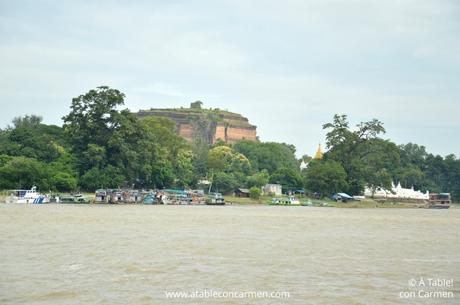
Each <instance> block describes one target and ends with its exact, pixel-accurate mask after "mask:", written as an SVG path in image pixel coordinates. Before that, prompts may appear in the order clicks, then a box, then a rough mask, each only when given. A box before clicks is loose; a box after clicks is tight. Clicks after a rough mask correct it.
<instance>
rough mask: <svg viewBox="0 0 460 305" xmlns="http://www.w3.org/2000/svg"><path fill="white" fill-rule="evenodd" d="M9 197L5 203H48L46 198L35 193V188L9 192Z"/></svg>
mask: <svg viewBox="0 0 460 305" xmlns="http://www.w3.org/2000/svg"><path fill="white" fill-rule="evenodd" d="M10 193H11V195H10V196H9V197H8V198H7V199H6V202H7V203H37V204H40V203H48V202H50V200H49V198H48V196H46V195H41V194H40V193H38V192H37V187H35V186H33V187H32V188H31V189H30V190H11V191H10Z"/></svg>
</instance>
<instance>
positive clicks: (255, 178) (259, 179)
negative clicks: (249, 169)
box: [247, 170, 270, 188]
mask: <svg viewBox="0 0 460 305" xmlns="http://www.w3.org/2000/svg"><path fill="white" fill-rule="evenodd" d="M269 179H270V176H269V175H268V172H267V171H266V170H263V171H261V172H258V173H255V174H253V175H251V176H249V177H248V178H247V185H248V187H258V188H261V187H263V186H264V185H266V184H267V183H268V181H269Z"/></svg>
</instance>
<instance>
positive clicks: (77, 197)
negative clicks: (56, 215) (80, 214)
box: [59, 194, 90, 203]
mask: <svg viewBox="0 0 460 305" xmlns="http://www.w3.org/2000/svg"><path fill="white" fill-rule="evenodd" d="M59 202H60V203H90V200H89V199H88V198H86V197H84V196H83V195H82V194H74V195H63V196H61V197H59Z"/></svg>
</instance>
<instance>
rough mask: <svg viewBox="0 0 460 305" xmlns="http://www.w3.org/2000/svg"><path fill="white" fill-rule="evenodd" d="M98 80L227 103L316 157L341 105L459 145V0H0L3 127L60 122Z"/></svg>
mask: <svg viewBox="0 0 460 305" xmlns="http://www.w3.org/2000/svg"><path fill="white" fill-rule="evenodd" d="M100 85H108V86H111V87H113V88H117V89H119V90H121V91H122V92H124V93H125V94H126V101H125V105H126V107H127V108H129V109H131V110H133V111H137V110H139V109H147V108H151V107H160V108H166V107H180V106H188V105H189V103H190V102H193V101H195V100H201V101H203V102H204V106H205V107H212V108H221V109H228V110H230V111H234V112H239V113H241V114H243V115H244V116H246V117H248V118H249V120H250V122H251V123H252V124H255V125H257V131H258V135H259V136H260V139H261V140H262V141H278V142H286V143H290V144H295V145H296V147H297V150H298V155H302V154H309V155H313V154H314V152H315V150H316V147H317V145H318V142H322V143H324V134H325V133H324V131H323V130H322V124H324V123H326V122H329V121H331V119H332V117H333V115H334V114H335V113H339V114H347V115H348V116H349V118H350V121H351V122H352V123H353V124H356V123H358V122H360V121H367V120H370V119H372V118H377V119H379V120H381V121H383V122H384V124H385V127H386V129H387V134H386V135H385V138H390V139H391V140H393V141H395V142H396V143H398V144H401V143H407V142H413V143H417V144H421V145H425V146H426V147H427V149H428V151H430V152H433V153H436V154H441V155H446V154H449V153H454V154H456V155H457V156H460V141H459V136H458V135H459V134H460V124H459V121H460V118H459V117H460V105H459V102H460V1H456V0H452V1H447V0H446V1H444V0H432V1H428V0H413V1H410V0H408V1H404V0H398V1H396V0H395V1H382V0H378V1H372V0H362V1H360V0H349V1H343V0H342V1H339V0H337V1H327V0H317V1H307V0H298V1H297V0H287V1H286V0H283V1H266V0H265V1H249V0H247V1H237V0H229V1H211V0H209V1H193V0H188V1H57V0H56V1H37V0H34V1H20V0H16V1H7V0H0V105H1V111H0V127H1V128H2V127H5V126H6V125H7V124H9V123H10V122H11V119H12V118H13V117H15V116H20V115H25V114H38V115H41V116H42V117H43V118H44V122H45V123H52V124H58V125H61V117H62V116H63V115H65V114H66V113H68V111H69V106H70V102H71V99H72V97H75V96H78V95H79V94H82V93H85V92H87V91H88V90H89V89H92V88H95V87H97V86H100Z"/></svg>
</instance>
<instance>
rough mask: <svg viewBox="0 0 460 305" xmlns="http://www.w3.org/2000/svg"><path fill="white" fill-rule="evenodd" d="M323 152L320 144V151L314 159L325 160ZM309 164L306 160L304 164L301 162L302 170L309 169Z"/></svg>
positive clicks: (317, 151) (303, 161) (318, 150)
mask: <svg viewBox="0 0 460 305" xmlns="http://www.w3.org/2000/svg"><path fill="white" fill-rule="evenodd" d="M323 155H324V153H323V151H322V149H321V144H318V149H317V150H316V153H315V156H314V157H313V159H316V160H321V159H322V158H323ZM308 163H309V162H306V161H305V160H302V162H300V170H301V171H303V170H304V169H307V168H308Z"/></svg>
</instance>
